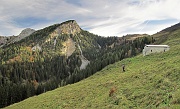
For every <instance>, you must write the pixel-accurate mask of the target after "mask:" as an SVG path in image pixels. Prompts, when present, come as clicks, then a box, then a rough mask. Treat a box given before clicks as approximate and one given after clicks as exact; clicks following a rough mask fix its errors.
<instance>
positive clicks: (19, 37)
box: [14, 28, 35, 42]
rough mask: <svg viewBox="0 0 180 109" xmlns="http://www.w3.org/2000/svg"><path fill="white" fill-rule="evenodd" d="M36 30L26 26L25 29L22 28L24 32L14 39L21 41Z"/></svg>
mask: <svg viewBox="0 0 180 109" xmlns="http://www.w3.org/2000/svg"><path fill="white" fill-rule="evenodd" d="M34 32H35V30H34V29H31V28H26V29H24V30H22V32H21V33H20V34H19V35H18V36H17V38H15V39H14V41H15V42H16V41H20V40H21V39H24V38H25V37H27V36H29V35H31V34H32V33H34Z"/></svg>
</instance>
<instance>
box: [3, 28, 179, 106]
mask: <svg viewBox="0 0 180 109" xmlns="http://www.w3.org/2000/svg"><path fill="white" fill-rule="evenodd" d="M165 35H167V36H165ZM164 36H165V37H166V39H164ZM153 37H155V38H156V39H157V40H156V41H155V43H158V42H161V43H158V44H167V45H169V46H170V50H169V51H167V52H162V53H154V54H151V55H148V56H144V57H143V56H142V54H140V55H138V56H134V57H132V58H127V59H123V60H121V59H122V58H125V57H129V56H130V54H131V55H132V53H133V52H132V51H133V49H131V48H133V46H135V47H136V48H135V50H138V49H137V48H139V49H140V48H141V44H138V43H136V42H141V43H144V41H145V40H147V38H138V39H136V40H134V41H133V42H132V41H131V42H129V43H124V44H123V45H121V46H118V47H114V48H111V49H110V48H109V49H108V48H105V49H107V52H104V55H101V56H100V57H97V59H95V61H93V62H92V63H93V64H90V65H89V66H88V67H87V69H86V70H83V71H79V72H78V73H75V74H74V75H71V76H69V80H71V79H70V77H73V78H72V80H71V82H73V81H74V82H75V81H77V80H78V78H76V77H77V75H79V76H78V77H82V78H84V77H87V76H90V75H92V74H93V73H95V72H96V71H98V70H100V69H102V68H103V67H104V66H106V65H108V64H110V63H113V62H115V61H118V60H121V61H118V62H116V63H114V64H111V65H108V66H106V67H105V68H103V69H102V70H101V71H98V72H96V74H94V75H93V76H90V77H89V78H87V79H84V80H82V81H80V82H78V83H75V84H71V85H67V86H63V87H60V88H57V89H55V90H53V91H49V92H46V93H44V94H41V95H38V96H34V97H31V98H28V99H26V100H24V101H22V102H20V103H17V104H13V105H11V106H8V107H7V108H6V109H28V108H29V109H32V108H33V109H42V108H43V109H61V108H63V109H73V108H78V109H79V108H82V109H102V108H103V109H179V108H180V29H176V30H174V31H166V32H163V33H162V32H161V33H158V34H154V35H153ZM142 40H143V41H142ZM162 41H164V42H162ZM127 51H128V52H127ZM116 57H117V58H116ZM116 59H117V60H116ZM123 64H125V72H123V71H122V68H121V66H122V65H123ZM96 66H97V67H96ZM82 72H83V73H82ZM85 74H87V75H85ZM82 78H81V79H82ZM69 82H70V81H69ZM63 83H64V82H63Z"/></svg>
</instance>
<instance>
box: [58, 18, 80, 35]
mask: <svg viewBox="0 0 180 109" xmlns="http://www.w3.org/2000/svg"><path fill="white" fill-rule="evenodd" d="M56 32H57V33H58V34H72V35H75V34H77V33H79V32H81V28H80V27H79V25H78V24H77V22H76V21H75V20H69V21H67V22H64V23H62V24H61V25H60V26H59V27H58V28H57V29H56Z"/></svg>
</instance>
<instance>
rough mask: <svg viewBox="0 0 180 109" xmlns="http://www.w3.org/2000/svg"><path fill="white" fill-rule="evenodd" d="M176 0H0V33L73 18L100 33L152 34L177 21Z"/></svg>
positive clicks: (39, 27)
mask: <svg viewBox="0 0 180 109" xmlns="http://www.w3.org/2000/svg"><path fill="white" fill-rule="evenodd" d="M179 4H180V0H173V1H172V0H1V4H0V36H9V35H18V34H19V33H20V32H21V31H22V30H23V29H25V28H33V29H35V30H38V29H42V28H44V27H46V26H49V25H52V24H56V23H61V22H64V21H66V20H69V19H74V20H76V21H77V23H78V24H79V25H80V27H81V28H82V29H85V30H87V31H90V32H92V33H94V34H98V35H101V36H122V35H126V34H140V33H147V34H154V33H156V32H158V31H160V30H162V29H164V28H166V27H169V26H171V25H174V24H176V23H179V22H180V14H179V13H180V9H179Z"/></svg>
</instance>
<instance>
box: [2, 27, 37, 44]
mask: <svg viewBox="0 0 180 109" xmlns="http://www.w3.org/2000/svg"><path fill="white" fill-rule="evenodd" d="M33 32H35V30H34V29H31V28H26V29H24V30H22V32H21V33H20V34H19V35H18V36H0V45H1V47H2V46H4V45H9V44H11V43H14V42H17V41H20V40H21V39H24V38H25V37H27V36H29V35H31V34H32V33H33Z"/></svg>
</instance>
